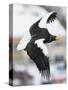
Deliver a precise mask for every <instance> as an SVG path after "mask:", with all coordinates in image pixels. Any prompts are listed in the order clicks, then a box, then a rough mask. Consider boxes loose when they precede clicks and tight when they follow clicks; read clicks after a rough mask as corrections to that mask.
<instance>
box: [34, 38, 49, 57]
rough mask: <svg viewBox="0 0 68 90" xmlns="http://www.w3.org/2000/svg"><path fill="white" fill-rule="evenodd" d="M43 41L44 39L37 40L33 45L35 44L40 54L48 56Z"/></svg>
mask: <svg viewBox="0 0 68 90" xmlns="http://www.w3.org/2000/svg"><path fill="white" fill-rule="evenodd" d="M43 41H44V39H38V40H36V41H35V44H37V46H38V47H39V48H41V49H42V52H43V54H44V55H45V56H48V49H47V46H46V45H45V44H44V43H43Z"/></svg>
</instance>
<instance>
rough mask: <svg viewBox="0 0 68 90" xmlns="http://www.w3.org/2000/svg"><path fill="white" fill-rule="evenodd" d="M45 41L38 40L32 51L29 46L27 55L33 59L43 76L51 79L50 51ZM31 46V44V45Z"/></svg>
mask: <svg viewBox="0 0 68 90" xmlns="http://www.w3.org/2000/svg"><path fill="white" fill-rule="evenodd" d="M43 41H44V38H43V39H38V40H36V41H35V43H34V44H33V46H32V45H31V46H32V47H30V49H31V50H32V52H31V51H30V49H28V48H29V46H27V49H28V50H27V53H28V55H29V56H30V57H31V59H32V60H33V61H34V62H35V64H36V66H37V68H38V70H39V71H40V72H41V74H42V76H44V77H45V76H46V77H47V78H49V75H50V65H49V58H48V49H47V46H46V45H45V44H44V43H43ZM30 44H31V43H30ZM34 56H35V57H34Z"/></svg>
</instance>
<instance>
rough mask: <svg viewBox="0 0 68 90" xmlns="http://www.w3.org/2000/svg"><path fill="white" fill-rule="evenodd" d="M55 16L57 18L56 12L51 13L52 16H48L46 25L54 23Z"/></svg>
mask: <svg viewBox="0 0 68 90" xmlns="http://www.w3.org/2000/svg"><path fill="white" fill-rule="evenodd" d="M56 16H57V13H56V12H54V13H52V14H51V15H50V16H49V18H48V19H47V22H46V23H50V22H52V21H54V20H55V18H56Z"/></svg>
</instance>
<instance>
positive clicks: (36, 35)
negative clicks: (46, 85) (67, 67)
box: [17, 12, 59, 79]
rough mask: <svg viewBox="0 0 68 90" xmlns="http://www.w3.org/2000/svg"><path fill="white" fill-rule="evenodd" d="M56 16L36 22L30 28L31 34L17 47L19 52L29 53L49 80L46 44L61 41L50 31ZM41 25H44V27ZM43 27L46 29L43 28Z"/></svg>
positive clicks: (53, 13)
mask: <svg viewBox="0 0 68 90" xmlns="http://www.w3.org/2000/svg"><path fill="white" fill-rule="evenodd" d="M56 16H57V13H56V12H51V13H49V14H48V15H47V16H45V17H42V18H40V19H39V20H38V21H36V22H35V23H34V24H33V25H32V26H31V27H30V29H29V33H28V34H27V35H25V36H24V38H23V39H22V40H21V41H20V43H19V44H18V46H17V50H22V49H24V50H25V51H27V54H28V55H29V57H30V58H31V59H32V60H33V61H34V63H35V64H36V66H37V68H38V70H39V71H40V73H41V75H43V76H46V78H47V79H49V77H50V65H49V57H48V49H47V46H46V45H45V44H46V43H50V42H52V41H56V40H57V39H59V36H56V35H52V34H51V33H50V32H49V31H48V28H47V24H50V23H52V22H53V21H54V20H55V19H56ZM43 21H44V22H45V23H43ZM41 23H43V24H42V26H41ZM43 25H45V26H46V28H43Z"/></svg>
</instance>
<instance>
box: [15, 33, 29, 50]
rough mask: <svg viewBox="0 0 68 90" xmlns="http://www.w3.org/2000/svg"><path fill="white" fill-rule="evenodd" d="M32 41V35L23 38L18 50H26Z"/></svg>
mask: <svg viewBox="0 0 68 90" xmlns="http://www.w3.org/2000/svg"><path fill="white" fill-rule="evenodd" d="M30 39H31V35H30V34H29V33H28V34H25V35H24V36H23V38H22V39H21V40H20V42H19V44H18V46H17V50H18V51H19V50H22V49H25V47H26V45H27V43H28V42H29V41H30Z"/></svg>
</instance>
